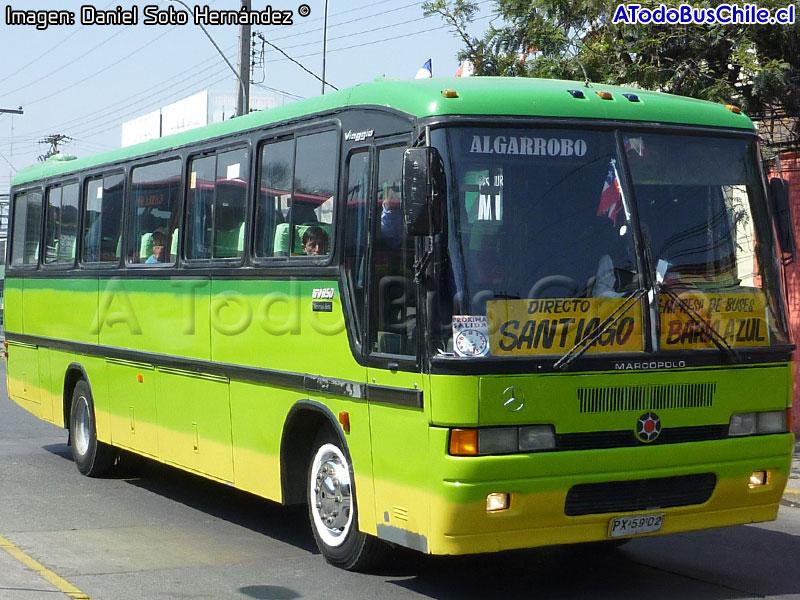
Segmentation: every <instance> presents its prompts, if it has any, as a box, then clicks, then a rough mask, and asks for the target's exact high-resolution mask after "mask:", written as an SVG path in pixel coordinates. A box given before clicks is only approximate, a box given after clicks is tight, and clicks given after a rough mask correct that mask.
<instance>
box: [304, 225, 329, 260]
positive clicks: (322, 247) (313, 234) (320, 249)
mask: <svg viewBox="0 0 800 600" xmlns="http://www.w3.org/2000/svg"><path fill="white" fill-rule="evenodd" d="M303 250H305V253H306V255H307V256H322V255H325V254H327V253H328V234H327V233H325V230H324V229H322V227H317V226H312V227H309V228H308V229H306V231H305V233H303Z"/></svg>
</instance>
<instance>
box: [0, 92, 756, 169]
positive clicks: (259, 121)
mask: <svg viewBox="0 0 800 600" xmlns="http://www.w3.org/2000/svg"><path fill="white" fill-rule="evenodd" d="M443 89H453V90H456V91H457V92H458V97H457V98H444V97H443V96H442V93H441V91H442V90H443ZM567 90H581V91H582V92H583V93H584V96H585V98H583V99H578V98H573V97H572V95H571V94H569V93H568V92H567ZM600 90H605V91H609V92H611V94H612V95H613V99H611V100H604V99H602V98H600V97H599V96H598V95H597V94H596V93H595V92H597V91H600ZM623 93H632V94H636V96H638V98H639V102H631V101H630V100H628V99H627V98H625V97H624V96H623V95H622V94H623ZM369 105H372V106H382V107H391V108H394V109H396V110H399V111H402V112H405V113H408V114H411V115H414V116H416V117H420V118H423V117H433V116H437V115H511V116H536V117H577V118H586V119H612V120H628V121H645V122H654V123H675V124H686V125H704V126H710V127H728V128H737V129H753V124H752V122H751V121H750V119H748V118H747V117H746V116H745V115H743V114H735V113H733V112H732V111H730V110H728V109H727V108H726V107H724V106H722V105H720V104H715V103H712V102H705V101H702V100H695V99H693V98H686V97H682V96H672V95H670V94H663V93H660V92H649V91H645V90H639V89H632V88H621V87H615V86H608V85H602V84H597V83H593V84H591V87H588V88H587V87H585V86H584V84H583V82H575V81H556V80H547V79H529V78H505V77H467V78H437V79H413V80H392V79H377V80H375V81H374V82H372V83H365V84H362V85H358V86H356V87H353V88H348V89H345V90H341V91H338V92H334V93H331V94H326V95H324V96H317V97H315V98H309V99H308V100H302V101H300V102H294V103H291V104H287V105H285V106H280V107H277V108H271V109H269V110H265V111H259V112H255V113H252V114H249V115H246V116H244V117H239V118H236V119H231V120H228V121H223V122H221V123H215V124H213V125H209V126H207V127H201V128H197V129H192V130H190V131H184V132H182V133H177V134H175V135H171V136H167V137H163V138H158V139H154V140H150V141H148V142H144V143H141V144H137V145H135V146H128V147H125V148H118V149H116V150H112V151H110V152H105V153H103V154H98V155H95V156H91V157H86V158H81V159H77V160H72V161H52V162H44V163H40V164H36V165H33V166H31V167H27V168H25V169H23V170H21V171H20V172H19V173H18V174H17V175H16V177H15V178H14V180H13V182H12V184H13V185H20V184H24V183H27V182H30V181H35V180H38V179H43V178H47V177H52V176H55V175H60V174H64V173H70V172H73V171H78V170H81V169H85V168H89V167H94V166H97V165H102V164H105V163H112V162H115V161H119V160H123V159H126V158H132V157H135V156H141V155H146V154H151V153H155V152H161V151H166V150H169V149H172V148H178V147H181V146H185V145H187V144H190V143H192V142H197V141H202V140H205V139H209V138H214V137H217V136H223V135H226V134H231V133H235V132H238V131H246V130H249V129H253V128H258V127H261V126H264V125H268V124H270V123H276V122H281V121H286V120H290V119H295V118H298V117H301V116H303V115H308V114H313V113H318V112H326V111H330V110H334V109H337V108H343V107H347V106H369Z"/></svg>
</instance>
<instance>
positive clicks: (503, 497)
mask: <svg viewBox="0 0 800 600" xmlns="http://www.w3.org/2000/svg"><path fill="white" fill-rule="evenodd" d="M507 509H508V494H504V493H500V492H494V493H492V494H489V495H488V496H486V512H497V511H500V510H507Z"/></svg>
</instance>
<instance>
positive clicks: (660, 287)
mask: <svg viewBox="0 0 800 600" xmlns="http://www.w3.org/2000/svg"><path fill="white" fill-rule="evenodd" d="M656 291H657V292H658V293H659V294H660V293H662V292H663V293H665V294H666V295H667V296H669V297H670V299H671V300H672V301H673V302H674V303H675V304H677V305H678V306H679V307H680V308H681V309H682V310H683V311H684V312H685V313H686V314H688V315H689V316H690V317H691V318H692V320H693V321H695V322H696V323H698V324H699V325H701V326H702V327H703V330H704V331H703V332H704V333H705V334H706V335H707V336H708V337H709V339H710V340H711V341H712V342H713V343H714V345H715V346H716V347H717V348H719V349H720V350H721V351H722V353H723V354H724V355H725V356H726V357H727V358H728V360H730V361H731V362H732V363H738V362H741V359H740V358H739V354H738V353H737V352H736V350H734V349H733V346H731V345H730V344H729V343H728V340H726V339H725V336H723V335H722V334H721V333H720V332H719V331H717V330H716V329H714V327H713V326H712V325H711V322H710V321H708V319H706V318H705V317H704V316H703V315H701V314H700V313H699V312H697V311H696V310H695V309H694V308H692V306H691V304H689V303H688V302H686V300H684V299H683V298H681V297H680V296H679V295H678V294H677V293H676V292H675V290H673V289H672V288H670V287H669V285H667V284H666V283H664V282H659V283H657V284H656Z"/></svg>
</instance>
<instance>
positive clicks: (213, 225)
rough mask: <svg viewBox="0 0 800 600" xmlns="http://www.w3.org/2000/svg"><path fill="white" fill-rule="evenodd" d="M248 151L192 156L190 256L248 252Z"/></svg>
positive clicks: (187, 224) (211, 256)
mask: <svg viewBox="0 0 800 600" xmlns="http://www.w3.org/2000/svg"><path fill="white" fill-rule="evenodd" d="M247 171H248V167H247V150H246V149H245V148H241V149H236V150H230V151H228V152H221V153H219V154H216V155H213V156H203V157H198V158H195V159H192V160H191V162H190V163H189V191H188V194H187V198H186V201H187V219H186V258H188V259H193V260H198V259H212V258H237V257H241V256H243V255H244V236H245V207H246V205H247V179H248V172H247Z"/></svg>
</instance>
